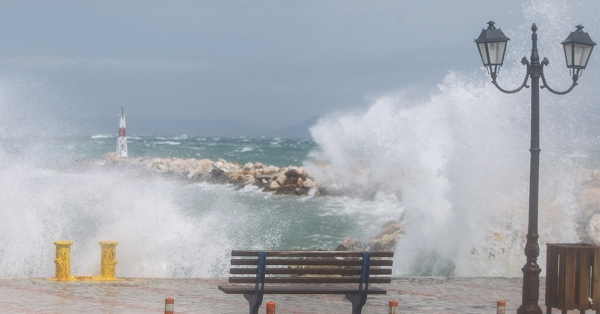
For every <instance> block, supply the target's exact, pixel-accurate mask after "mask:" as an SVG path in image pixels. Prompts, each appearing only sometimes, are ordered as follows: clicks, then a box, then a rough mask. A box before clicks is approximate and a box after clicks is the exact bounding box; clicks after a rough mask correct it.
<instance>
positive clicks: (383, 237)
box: [367, 222, 405, 251]
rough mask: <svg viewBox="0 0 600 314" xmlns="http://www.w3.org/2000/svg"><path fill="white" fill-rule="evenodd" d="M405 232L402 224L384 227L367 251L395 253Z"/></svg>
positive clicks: (395, 223) (368, 245)
mask: <svg viewBox="0 0 600 314" xmlns="http://www.w3.org/2000/svg"><path fill="white" fill-rule="evenodd" d="M404 232H405V230H404V226H403V225H402V224H401V223H398V222H392V223H388V224H387V225H384V227H383V229H382V230H381V231H380V232H379V234H377V235H376V236H375V237H374V238H373V239H372V240H371V241H370V242H369V243H368V244H367V251H393V250H394V248H395V247H396V243H397V242H398V239H400V237H401V236H402V235H403V234H404Z"/></svg>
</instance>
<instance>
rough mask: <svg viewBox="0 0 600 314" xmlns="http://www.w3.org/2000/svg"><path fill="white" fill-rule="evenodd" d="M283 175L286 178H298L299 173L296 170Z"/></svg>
mask: <svg viewBox="0 0 600 314" xmlns="http://www.w3.org/2000/svg"><path fill="white" fill-rule="evenodd" d="M284 175H285V176H286V177H288V178H296V179H298V178H300V172H298V170H296V169H291V170H288V171H286V172H285V173H284Z"/></svg>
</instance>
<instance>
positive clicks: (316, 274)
mask: <svg viewBox="0 0 600 314" xmlns="http://www.w3.org/2000/svg"><path fill="white" fill-rule="evenodd" d="M259 252H264V253H265V254H264V256H265V257H264V263H265V265H264V274H260V270H261V265H260V264H261V258H259V256H260V254H259ZM364 253H365V252H347V251H245V250H234V251H232V252H231V256H232V258H231V265H232V267H231V269H230V274H231V277H229V282H230V283H249V284H254V283H257V274H258V275H259V276H262V275H264V276H265V277H264V278H265V279H264V283H265V284H279V283H281V284H295V283H299V284H307V283H328V284H332V283H335V284H338V283H359V284H362V283H364V282H365V277H366V278H368V279H367V283H389V282H391V278H390V275H391V274H392V269H391V266H392V265H393V261H392V259H391V258H392V257H393V256H394V252H368V253H367V254H366V255H365V254H364ZM369 255H370V258H366V259H365V258H364V257H365V256H369ZM365 266H366V267H365ZM365 272H366V273H365ZM259 281H261V280H259Z"/></svg>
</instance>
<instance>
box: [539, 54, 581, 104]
mask: <svg viewBox="0 0 600 314" xmlns="http://www.w3.org/2000/svg"><path fill="white" fill-rule="evenodd" d="M548 64H550V61H548V59H547V58H544V60H542V65H548ZM577 79H579V76H578V75H577V74H575V73H574V74H573V84H571V87H569V89H567V90H566V91H564V92H559V91H555V90H553V89H552V88H550V86H548V83H546V77H545V76H544V71H543V70H542V83H543V85H542V86H540V88H545V89H547V90H549V91H550V92H552V93H554V94H556V95H565V94H568V93H569V92H570V91H572V90H573V88H575V86H577Z"/></svg>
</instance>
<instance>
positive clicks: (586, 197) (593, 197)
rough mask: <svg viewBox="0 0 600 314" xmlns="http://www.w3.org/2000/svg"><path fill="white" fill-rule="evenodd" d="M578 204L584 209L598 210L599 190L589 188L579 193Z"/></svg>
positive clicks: (599, 204)
mask: <svg viewBox="0 0 600 314" xmlns="http://www.w3.org/2000/svg"><path fill="white" fill-rule="evenodd" d="M579 204H580V205H581V207H582V208H584V209H597V208H600V188H590V189H587V190H585V191H583V192H581V193H579Z"/></svg>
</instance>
